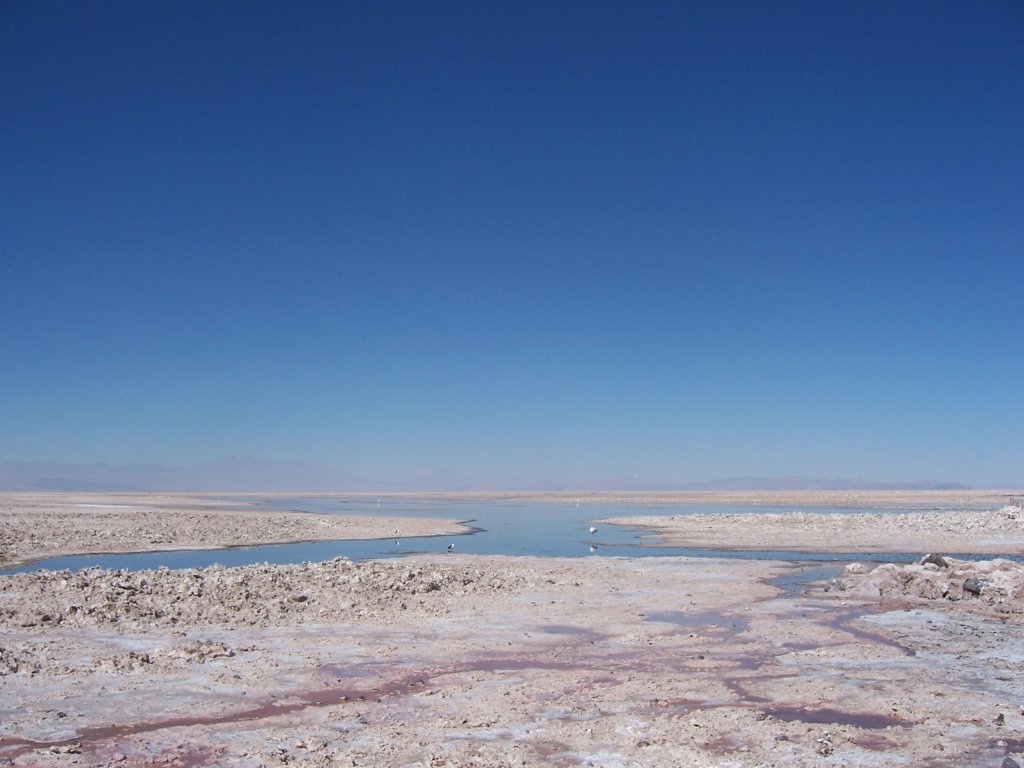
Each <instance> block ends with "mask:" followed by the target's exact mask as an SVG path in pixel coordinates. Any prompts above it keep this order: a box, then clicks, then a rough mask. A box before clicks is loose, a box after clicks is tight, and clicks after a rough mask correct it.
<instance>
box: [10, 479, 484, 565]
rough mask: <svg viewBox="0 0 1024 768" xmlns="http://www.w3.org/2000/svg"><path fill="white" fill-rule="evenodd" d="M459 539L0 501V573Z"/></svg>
mask: <svg viewBox="0 0 1024 768" xmlns="http://www.w3.org/2000/svg"><path fill="white" fill-rule="evenodd" d="M396 529H400V530H401V531H402V534H401V535H403V536H429V535H433V534H445V533H464V532H466V531H468V530H469V528H468V527H466V526H464V525H461V524H459V522H458V521H455V520H426V519H417V518H386V517H365V516H353V515H348V516H341V515H314V514H309V513H305V512H281V511H269V510H261V509H252V508H249V507H248V506H247V505H246V504H245V502H244V500H239V499H237V498H236V499H210V498H202V497H189V496H149V495H145V494H127V495H118V496H111V495H77V496H70V495H64V496H60V495H55V494H2V495H0V568H9V567H11V566H12V565H15V564H18V563H23V562H26V561H30V560H33V559H38V558H42V557H52V556H56V555H68V554H88V553H99V552H104V553H106V552H140V551H154V550H168V549H219V548H223V547H233V546H244V545H252V544H277V543H285V542H294V541H327V540H334V539H379V538H387V537H390V536H393V535H394V532H395V530H396Z"/></svg>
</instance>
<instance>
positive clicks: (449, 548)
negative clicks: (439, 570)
mask: <svg viewBox="0 0 1024 768" xmlns="http://www.w3.org/2000/svg"><path fill="white" fill-rule="evenodd" d="M453 549H455V545H454V544H449V545H448V551H449V552H451V551H452V550H453Z"/></svg>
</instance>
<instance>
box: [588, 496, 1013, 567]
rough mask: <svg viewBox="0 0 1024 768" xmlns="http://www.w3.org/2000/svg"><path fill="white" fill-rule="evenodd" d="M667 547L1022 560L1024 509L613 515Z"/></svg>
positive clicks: (609, 521) (611, 521) (610, 520)
mask: <svg viewBox="0 0 1024 768" xmlns="http://www.w3.org/2000/svg"><path fill="white" fill-rule="evenodd" d="M599 522H601V523H605V524H609V525H628V526H635V527H641V528H644V529H647V530H648V531H650V536H651V538H654V539H657V541H658V543H660V544H663V545H664V546H671V547H692V548H700V549H722V550H727V549H730V550H755V549H756V550H790V551H800V552H821V553H835V552H842V553H847V552H849V553H859V552H863V553H868V552H879V553H884V552H958V553H962V554H979V555H981V554H989V555H1013V556H1016V555H1024V508H1021V507H1020V506H1016V505H1006V506H1003V507H1001V508H999V509H995V510H952V509H951V510H941V511H930V512H863V513H851V514H841V515H840V514H822V513H809V512H764V513H758V514H692V515H672V516H661V517H658V516H653V515H638V516H635V517H633V516H631V517H611V518H605V519H604V520H600V521H599Z"/></svg>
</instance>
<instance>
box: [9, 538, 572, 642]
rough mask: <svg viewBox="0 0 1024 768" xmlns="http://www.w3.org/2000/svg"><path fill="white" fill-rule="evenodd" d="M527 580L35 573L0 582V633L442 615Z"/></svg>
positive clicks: (437, 568)
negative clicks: (469, 597) (7, 629)
mask: <svg viewBox="0 0 1024 768" xmlns="http://www.w3.org/2000/svg"><path fill="white" fill-rule="evenodd" d="M530 577H531V571H530V570H529V569H524V568H522V567H517V568H514V569H513V568H510V569H507V570H506V569H497V570H495V569H493V568H483V567H478V566H473V565H453V566H446V565H444V564H436V565H434V564H431V565H423V564H406V563H402V562H400V561H367V562H365V563H359V564H357V563H353V562H351V561H349V560H347V559H346V558H342V557H339V558H336V559H334V560H329V561H327V562H324V563H303V564H300V565H252V566H243V567H235V568H225V567H223V566H211V567H208V568H187V569H182V570H168V569H164V568H162V569H159V570H155V571H134V572H131V571H123V570H105V569H100V568H89V569H86V570H83V571H78V572H71V571H66V570H65V571H38V572H34V573H23V574H15V575H12V576H3V577H0V628H2V627H4V626H7V627H24V628H30V627H37V628H47V627H49V628H53V629H58V628H59V629H66V628H88V629H105V630H113V631H116V632H132V631H143V630H147V629H155V628H168V627H183V628H184V627H188V628H194V627H200V626H207V627H210V626H222V627H231V626H248V627H268V626H287V625H296V624H302V623H306V622H337V621H342V620H345V619H358V620H360V621H365V620H373V619H386V618H387V617H388V616H389V615H392V614H393V613H394V612H396V611H401V612H406V611H409V612H421V613H425V614H442V613H444V612H445V611H446V610H447V609H448V608H449V607H450V605H451V604H452V602H453V601H458V600H459V599H461V598H462V597H464V596H465V595H467V594H481V593H494V594H498V593H501V594H508V593H509V592H510V591H514V590H515V589H517V588H518V587H520V586H521V585H523V584H524V583H526V581H527V580H528V579H529V578H530ZM544 578H550V571H545V575H544ZM552 583H555V582H554V581H552Z"/></svg>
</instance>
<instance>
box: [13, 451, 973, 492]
mask: <svg viewBox="0 0 1024 768" xmlns="http://www.w3.org/2000/svg"><path fill="white" fill-rule="evenodd" d="M968 487H969V486H966V485H961V484H959V483H951V482H945V481H939V480H922V481H914V482H885V481H874V480H860V479H838V480H828V479H821V478H807V477H733V478H725V479H719V480H709V481H706V482H698V483H678V482H658V481H652V480H644V479H642V478H638V477H635V476H621V477H613V478H604V479H596V480H593V481H590V482H563V481H554V480H548V481H545V482H538V483H515V484H513V487H506V486H504V485H502V486H501V487H495V486H494V485H481V484H479V483H473V482H470V481H467V480H465V479H464V478H460V477H458V476H457V475H455V474H454V473H452V472H449V471H447V470H444V469H432V470H429V471H426V472H423V473H420V474H418V475H416V476H414V477H411V478H409V479H408V480H404V481H400V482H380V481H374V480H369V479H366V478H360V477H357V476H355V475H352V474H349V473H347V472H342V471H339V470H336V469H333V468H331V467H329V466H327V465H326V464H320V463H317V462H308V461H268V460H265V459H255V458H252V457H248V456H241V457H239V456H233V457H229V458H223V459H217V460H216V461H210V462H205V463H201V464H195V465H192V466H188V467H165V466H159V465H155V464H107V463H92V464H72V463H56V462H16V461H6V462H0V490H6V491H140V492H141V491H179V492H187V491H222V492H225V493H232V492H235V493H241V492H247V491H248V492H254V493H270V492H274V491H283V492H302V491H305V492H310V493H313V492H321V493H325V492H330V491H370V490H373V491H486V490H513V491H514V490H530V491H569V490H581V491H582V490H589V491H812V490H829V491H860V490H871V491H883V490H886V491H887V490H892V491H897V490H899V491H902V490H932V491H934V490H966V489H968Z"/></svg>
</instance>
